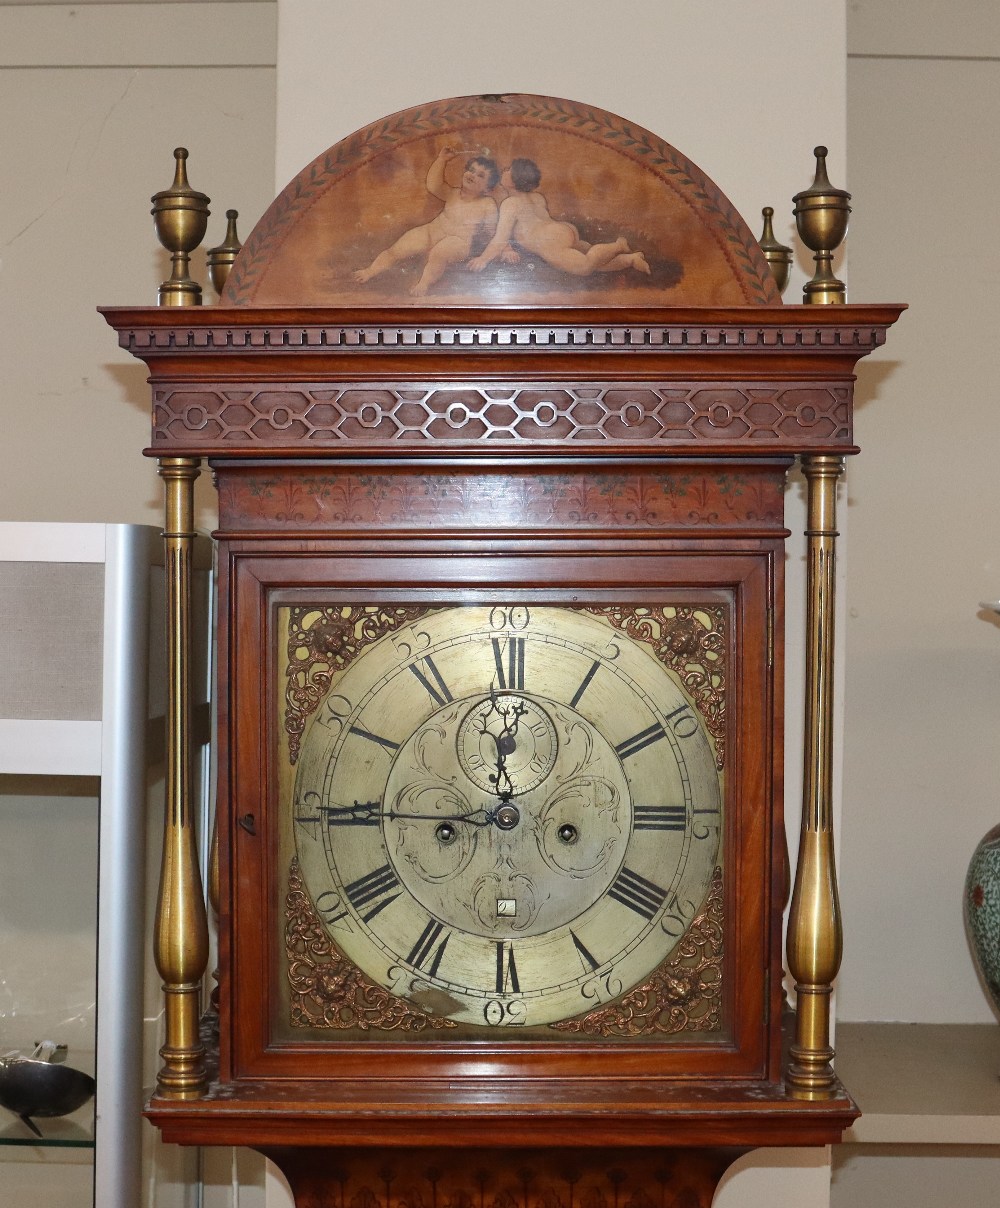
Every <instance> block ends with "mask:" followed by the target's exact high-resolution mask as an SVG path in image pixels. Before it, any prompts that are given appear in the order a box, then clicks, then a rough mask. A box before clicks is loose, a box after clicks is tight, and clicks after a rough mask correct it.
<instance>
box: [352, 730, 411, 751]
mask: <svg viewBox="0 0 1000 1208" xmlns="http://www.w3.org/2000/svg"><path fill="white" fill-rule="evenodd" d="M350 733H351V734H357V736H358V738H367V739H368V741H369V742H377V743H378V745H379V746H380V747H385V749H386V750H387V751H398V750H399V743H398V742H393V741H392V739H391V738H383V737H382V735H381V734H373V733H372V732H371V730H363V729H362V728H361V727H360V726H351V729H350Z"/></svg>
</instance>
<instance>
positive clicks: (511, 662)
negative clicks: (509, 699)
mask: <svg viewBox="0 0 1000 1208" xmlns="http://www.w3.org/2000/svg"><path fill="white" fill-rule="evenodd" d="M490 640H491V641H492V643H493V661H494V662H495V663H496V666H497V687H498V688H500V689H501V690H502V691H513V692H523V691H524V642H525V639H524V638H507V640H506V642H503V641H501V639H500V638H491V639H490ZM505 647H506V649H505ZM505 655H506V658H505V657H504V656H505Z"/></svg>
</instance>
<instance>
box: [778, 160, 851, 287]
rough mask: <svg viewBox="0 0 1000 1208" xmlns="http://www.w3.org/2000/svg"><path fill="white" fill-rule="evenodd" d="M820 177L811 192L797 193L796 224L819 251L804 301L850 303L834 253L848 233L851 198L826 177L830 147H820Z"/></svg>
mask: <svg viewBox="0 0 1000 1208" xmlns="http://www.w3.org/2000/svg"><path fill="white" fill-rule="evenodd" d="M813 154H814V155H815V156H816V176H815V179H814V180H813V182H812V184H811V185H810V186H809V188H808V189H804V190H803V191H802V192H801V193H796V194H795V197H794V198H793V199H792V200H793V201H794V203H795V209H794V211H793V212H794V214H795V224H796V226H797V227H798V229H799V235H800V236H801V238H802V242H803V243H804V244H805V245H806V247H807V248H809V249H810V251H812V252H815V256H814V259H815V261H816V272H815V273H814V274H813V278H812V280H811V281H809V282H807V283H806V286H805V288H804V290H803V297H802V300H803V301H804V302H808V303H812V304H818V305H829V304H830V303H842V302H846V301H847V287H846V286H845V285H844V283H843V281H838V280H837V278H836V277H835V276H834V275H833V253H834V252H835V251H836V250H837V248H838V247H839V246H840V245H841V243H842V242H843V240H844V236H845V235H846V234H847V219H848V215H849V214H850V212H851V207H850V206H849V205H848V202H849V201H850V200H851V195H850V193H848V192H847V191H846V190H844V189H835V188H834V187H833V185H832V184H830V178H829V177H828V176H827V174H826V157H827V149H826V147H816V148H815V150H814V152H813Z"/></svg>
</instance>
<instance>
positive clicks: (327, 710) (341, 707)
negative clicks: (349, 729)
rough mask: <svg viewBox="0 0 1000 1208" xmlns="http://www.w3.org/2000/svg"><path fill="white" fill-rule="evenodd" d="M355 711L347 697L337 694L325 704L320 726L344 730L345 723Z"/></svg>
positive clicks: (330, 697) (327, 699) (329, 697)
mask: <svg viewBox="0 0 1000 1208" xmlns="http://www.w3.org/2000/svg"><path fill="white" fill-rule="evenodd" d="M353 711H354V706H353V705H352V704H351V702H350V701H349V700H348V699H347V697H346V696H341V695H340V694H339V693H336V692H335V693H334V694H333V695H332V696H328V697H327V698H326V700H325V701H324V702H323V711H322V713H321V714H320V717H319V722H320V725H323V726H326V727H327V728H328V729H331V730H332V729H336V730H342V729H343V728H344V723H345V722H346V721H347V719H348V718H349V717H350V716H351V714H352V713H353Z"/></svg>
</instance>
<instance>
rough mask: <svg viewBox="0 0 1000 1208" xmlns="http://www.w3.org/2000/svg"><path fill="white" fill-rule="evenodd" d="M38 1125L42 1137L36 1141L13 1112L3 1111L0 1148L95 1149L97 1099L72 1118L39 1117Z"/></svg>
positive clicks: (36, 1121) (0, 1112) (77, 1111)
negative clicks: (15, 1146) (12, 1146)
mask: <svg viewBox="0 0 1000 1208" xmlns="http://www.w3.org/2000/svg"><path fill="white" fill-rule="evenodd" d="M34 1123H35V1126H36V1127H37V1128H38V1130H39V1132H40V1133H41V1134H42V1135H41V1136H40V1137H36V1136H35V1134H34V1133H33V1132H32V1131H31V1129H30V1128H29V1127H28V1126H27V1124H25V1123H24V1121H23V1120H19V1119H18V1117H17V1116H15V1115H14V1114H13V1112H9V1111H7V1110H6V1109H5V1108H0V1145H27V1146H30V1147H32V1148H34V1149H47V1148H54V1147H55V1148H62V1149H93V1148H94V1101H93V1099H91V1100H90V1101H89V1102H87V1103H85V1104H84V1105H83V1107H79V1108H77V1110H76V1111H75V1112H71V1113H70V1115H68V1116H48V1117H43V1116H36V1117H35V1118H34Z"/></svg>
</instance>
